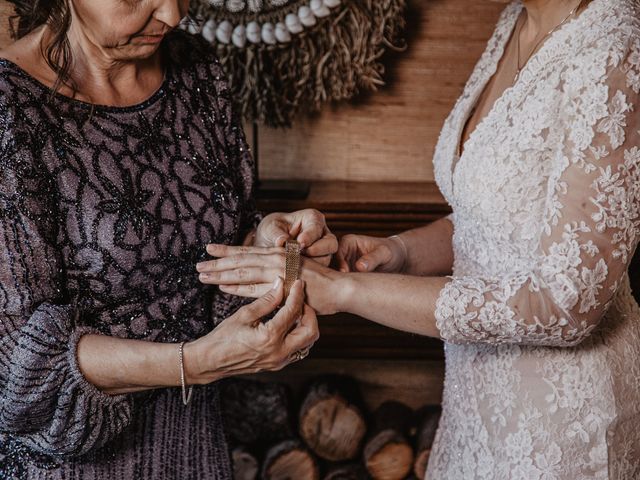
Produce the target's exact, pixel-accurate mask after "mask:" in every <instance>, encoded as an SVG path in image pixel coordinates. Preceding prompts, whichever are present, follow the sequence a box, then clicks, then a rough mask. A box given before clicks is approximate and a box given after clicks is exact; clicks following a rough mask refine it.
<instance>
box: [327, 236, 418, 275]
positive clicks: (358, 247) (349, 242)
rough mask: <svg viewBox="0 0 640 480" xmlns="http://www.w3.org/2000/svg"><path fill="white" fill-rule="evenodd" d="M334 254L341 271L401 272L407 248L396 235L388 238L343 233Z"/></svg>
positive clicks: (405, 260)
mask: <svg viewBox="0 0 640 480" xmlns="http://www.w3.org/2000/svg"><path fill="white" fill-rule="evenodd" d="M336 256H337V260H338V267H339V268H340V271H341V272H383V273H402V271H403V270H404V267H405V264H406V262H407V249H406V246H405V244H404V242H403V241H402V239H401V238H400V237H398V236H397V235H394V236H393V237H389V238H378V237H368V236H366V235H345V236H344V237H342V240H340V247H339V248H338V253H337V255H336Z"/></svg>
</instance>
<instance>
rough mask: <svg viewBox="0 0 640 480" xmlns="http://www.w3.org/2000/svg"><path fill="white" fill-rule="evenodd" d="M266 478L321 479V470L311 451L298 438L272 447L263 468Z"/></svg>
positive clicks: (288, 479)
mask: <svg viewBox="0 0 640 480" xmlns="http://www.w3.org/2000/svg"><path fill="white" fill-rule="evenodd" d="M262 478H264V479H265V480H297V479H302V478H304V479H309V480H319V478H320V470H319V468H318V464H317V462H316V460H315V458H313V456H312V455H311V453H310V452H309V451H308V450H307V449H306V448H304V447H303V446H302V444H301V443H300V442H299V441H297V440H287V441H285V442H282V443H279V444H277V445H275V446H274V447H272V448H271V449H270V450H269V451H268V452H267V456H266V459H265V463H264V466H263V470H262Z"/></svg>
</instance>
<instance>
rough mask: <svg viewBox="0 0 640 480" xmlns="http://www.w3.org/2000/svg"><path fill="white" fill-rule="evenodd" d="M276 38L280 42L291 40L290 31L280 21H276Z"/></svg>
mask: <svg viewBox="0 0 640 480" xmlns="http://www.w3.org/2000/svg"><path fill="white" fill-rule="evenodd" d="M276 39H277V40H278V42H280V43H289V42H290V41H291V33H290V32H289V30H288V29H287V26H286V25H285V24H284V23H282V22H278V23H276Z"/></svg>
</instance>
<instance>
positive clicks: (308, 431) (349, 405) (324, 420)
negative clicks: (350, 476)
mask: <svg viewBox="0 0 640 480" xmlns="http://www.w3.org/2000/svg"><path fill="white" fill-rule="evenodd" d="M361 403H362V402H361V398H360V392H359V390H358V386H357V384H356V382H355V380H353V379H351V378H346V377H340V376H333V377H325V378H321V379H319V380H318V381H316V382H314V383H313V384H312V385H311V387H310V388H309V391H308V393H307V395H306V396H305V400H304V402H303V404H302V407H301V409H300V417H299V418H300V435H301V436H302V438H303V439H304V440H305V442H306V443H307V445H309V447H310V448H311V449H312V450H313V451H314V452H315V453H316V454H317V455H318V456H319V457H321V458H323V459H325V460H329V461H332V462H340V461H344V460H352V459H354V458H355V457H356V456H357V455H358V453H359V451H360V448H361V445H362V440H363V439H364V436H365V434H366V430H367V425H366V422H365V419H364V415H363V413H362V408H361V406H360V405H361Z"/></svg>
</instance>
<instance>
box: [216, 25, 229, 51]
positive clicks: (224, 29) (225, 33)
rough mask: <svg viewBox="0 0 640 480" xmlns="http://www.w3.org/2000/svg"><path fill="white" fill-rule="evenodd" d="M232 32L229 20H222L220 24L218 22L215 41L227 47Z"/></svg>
mask: <svg viewBox="0 0 640 480" xmlns="http://www.w3.org/2000/svg"><path fill="white" fill-rule="evenodd" d="M232 31H233V25H231V22H230V21H229V20H223V21H222V22H220V25H218V28H217V29H216V39H217V40H218V41H219V42H220V43H224V44H225V45H227V44H228V43H229V42H230V41H231V32H232Z"/></svg>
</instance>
